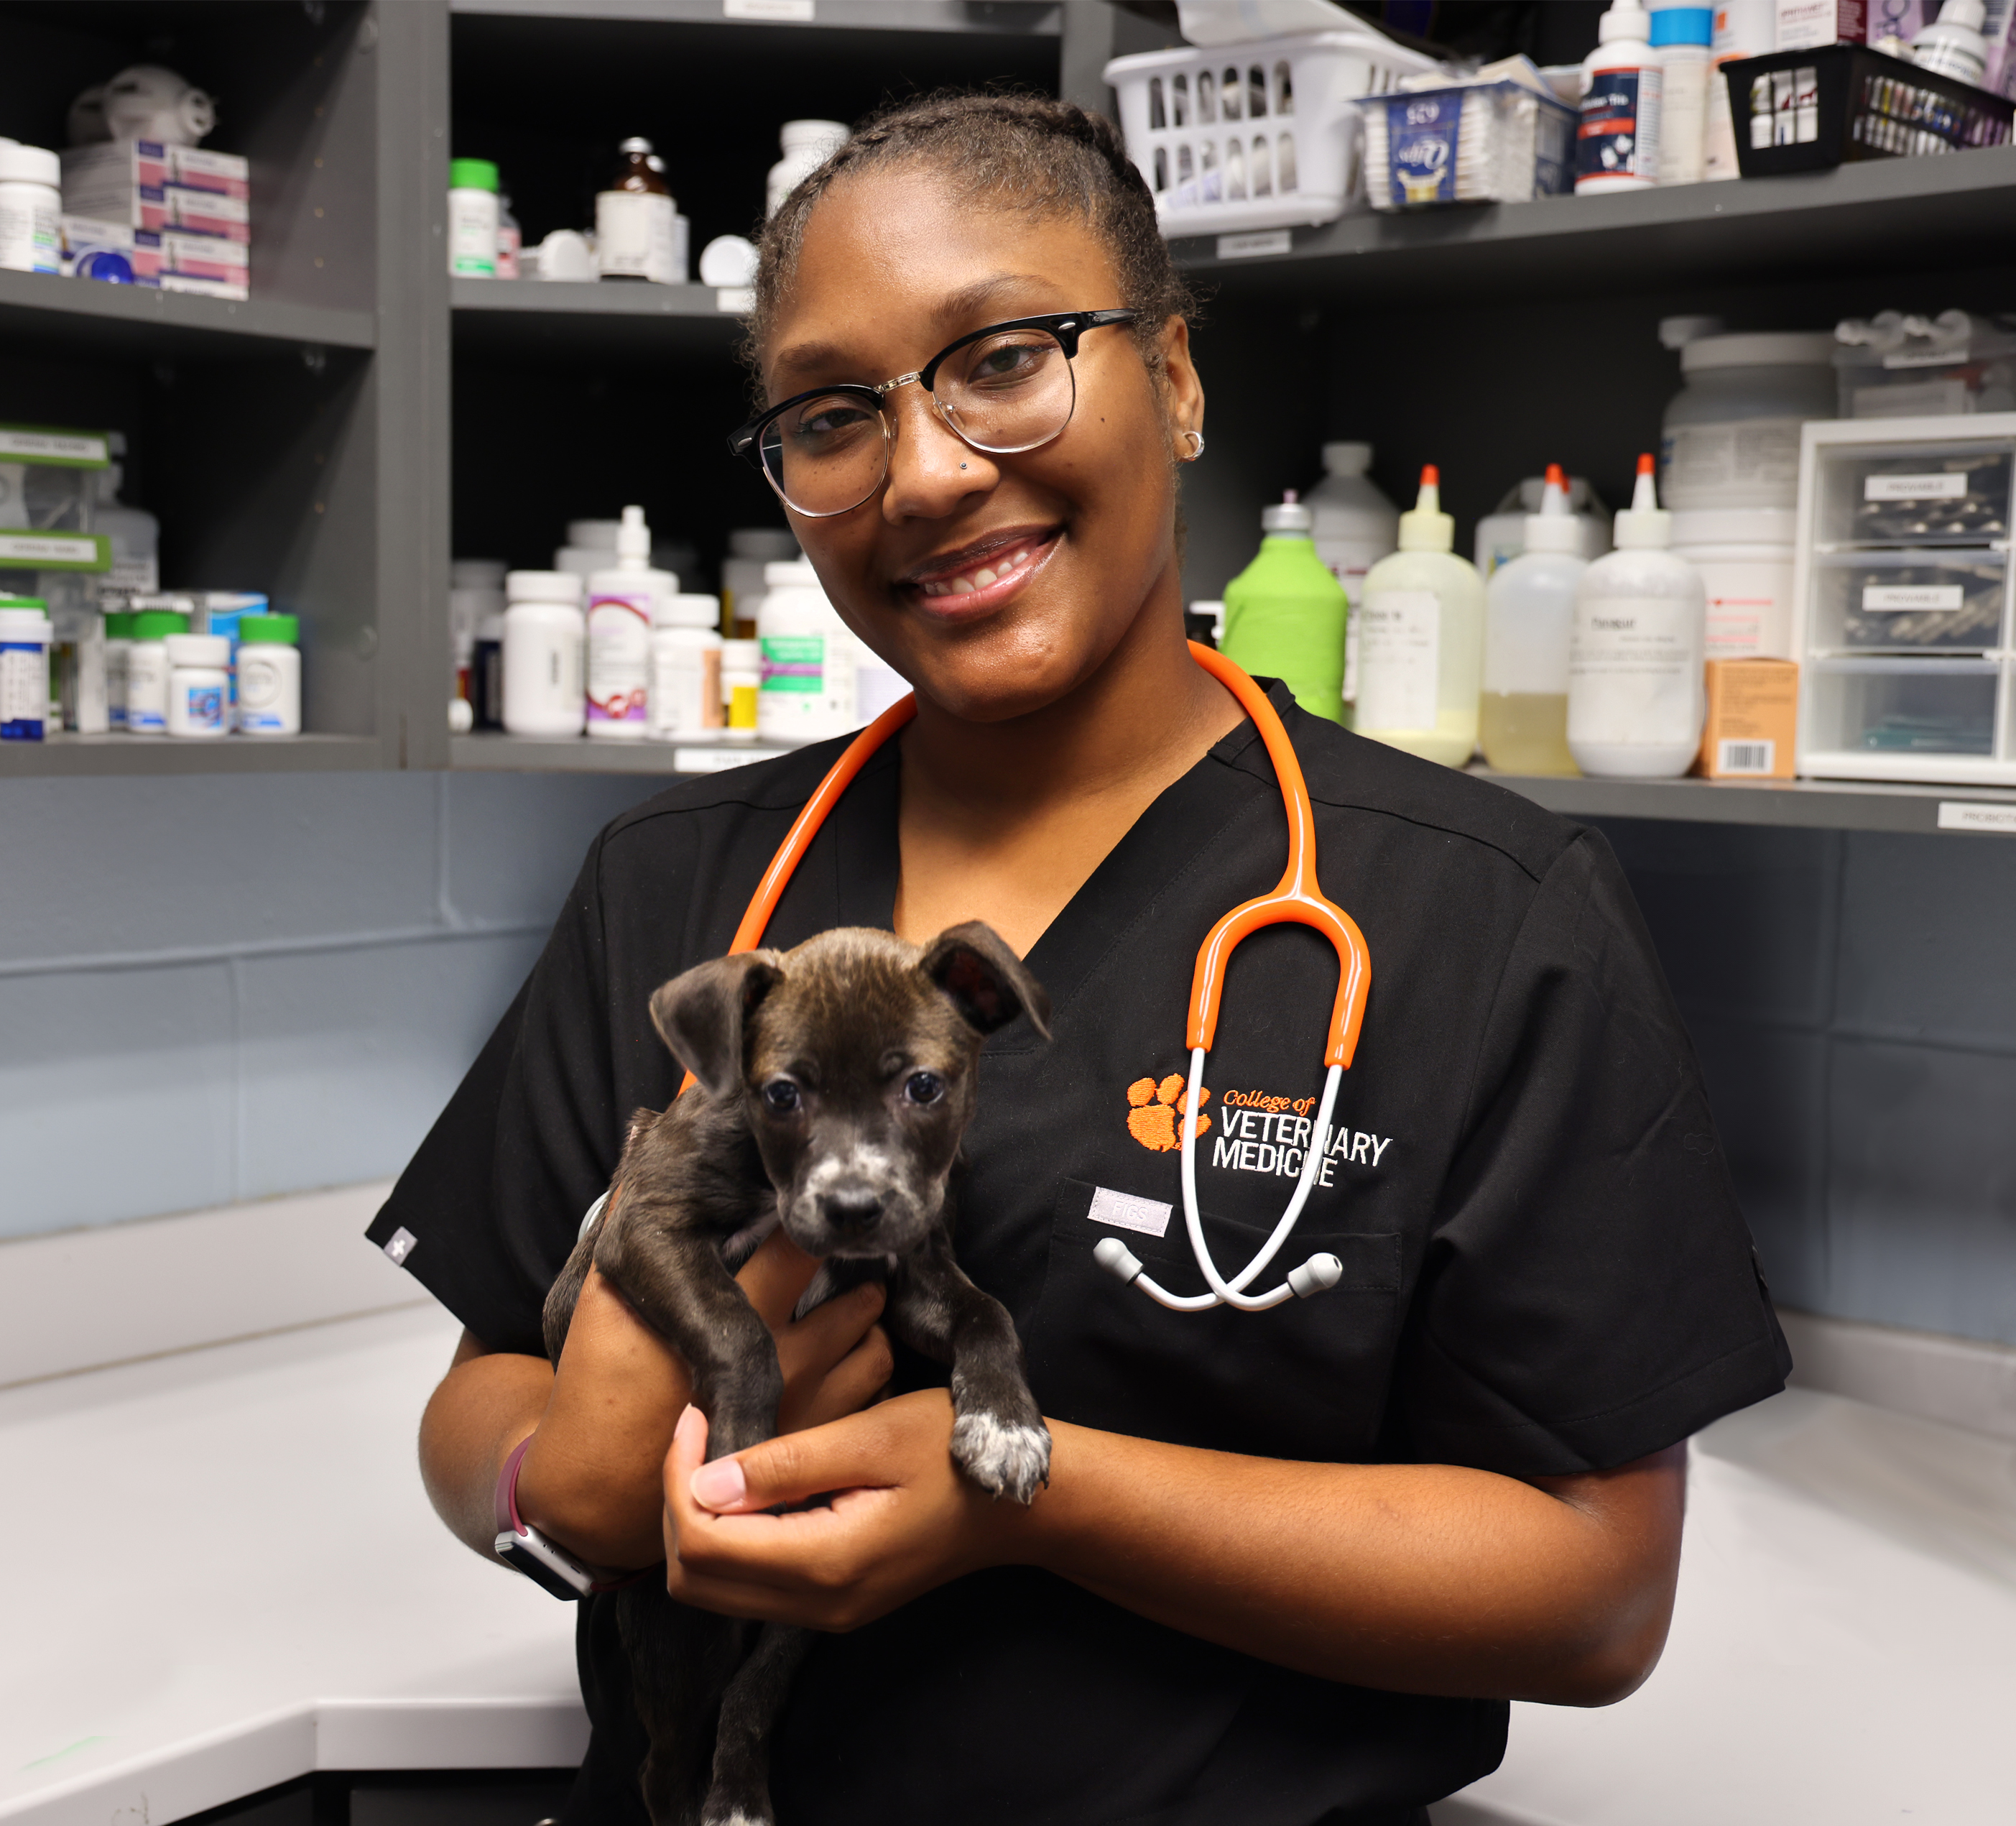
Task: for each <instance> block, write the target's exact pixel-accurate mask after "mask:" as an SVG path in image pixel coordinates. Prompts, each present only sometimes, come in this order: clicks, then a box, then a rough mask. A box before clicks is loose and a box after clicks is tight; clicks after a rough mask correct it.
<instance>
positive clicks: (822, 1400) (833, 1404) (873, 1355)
mask: <svg viewBox="0 0 2016 1826" xmlns="http://www.w3.org/2000/svg"><path fill="white" fill-rule="evenodd" d="M895 1367H896V1356H895V1351H894V1350H893V1349H891V1345H890V1343H889V1334H888V1333H887V1332H886V1331H884V1330H883V1329H882V1327H880V1326H879V1325H872V1326H870V1327H869V1329H868V1331H867V1332H866V1334H865V1335H864V1336H863V1337H862V1338H861V1340H860V1342H859V1343H857V1344H856V1345H855V1346H854V1348H853V1349H851V1351H849V1352H848V1353H847V1355H846V1356H844V1357H842V1358H841V1360H840V1361H839V1362H838V1363H836V1364H834V1365H833V1367H832V1368H831V1369H830V1370H826V1372H825V1373H824V1374H823V1375H822V1376H821V1377H820V1378H819V1381H818V1383H817V1385H815V1386H814V1387H812V1388H808V1390H807V1391H806V1392H805V1398H804V1399H803V1402H802V1403H800V1402H799V1401H798V1400H797V1399H794V1391H792V1390H791V1389H790V1388H789V1386H788V1385H787V1388H786V1392H785V1396H784V1403H783V1408H782V1410H780V1413H779V1419H778V1427H777V1430H778V1432H780V1433H795V1432H800V1431H801V1430H802V1429H803V1428H806V1427H823V1426H824V1425H826V1423H827V1422H828V1421H837V1420H844V1418H845V1417H847V1416H848V1414H858V1413H859V1412H860V1410H862V1408H864V1407H866V1406H868V1404H869V1403H870V1402H872V1401H873V1399H875V1398H876V1396H878V1395H880V1393H881V1392H882V1391H883V1390H884V1388H886V1387H887V1386H888V1382H889V1378H890V1376H891V1374H892V1373H893V1372H894V1370H895Z"/></svg>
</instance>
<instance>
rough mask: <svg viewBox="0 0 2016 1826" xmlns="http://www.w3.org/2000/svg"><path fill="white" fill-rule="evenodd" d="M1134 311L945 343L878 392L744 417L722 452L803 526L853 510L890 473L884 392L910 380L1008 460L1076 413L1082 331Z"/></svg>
mask: <svg viewBox="0 0 2016 1826" xmlns="http://www.w3.org/2000/svg"><path fill="white" fill-rule="evenodd" d="M1136 315H1137V313H1136V312H1134V311H1133V310H1132V309H1125V308H1123V309H1121V310H1117V311H1060V312H1055V313H1053V315H1049V316H1047V317H1017V318H1013V319H1010V321H1009V322H1006V323H993V324H989V325H988V327H987V328H986V329H985V330H974V331H973V332H972V333H970V334H969V335H966V336H963V337H960V338H959V340H958V341H957V342H955V343H951V344H948V345H947V346H946V347H945V348H941V349H940V350H939V351H938V353H937V354H936V355H934V356H932V357H931V359H930V360H929V361H928V362H926V363H925V364H924V365H923V367H921V368H920V369H917V370H916V373H913V374H898V376H896V378H895V380H884V382H883V383H882V384H881V385H880V386H879V387H870V386H867V385H864V384H856V383H855V382H851V381H847V382H843V383H841V384H840V385H839V386H837V387H815V388H814V389H813V390H812V391H811V392H809V393H801V394H794V396H793V397H792V398H790V399H787V400H786V401H784V402H783V404H782V405H773V406H772V407H771V408H770V409H769V411H768V412H765V413H763V414H762V415H761V416H760V417H758V418H754V419H751V420H750V421H749V423H747V424H746V425H744V426H743V427H742V428H741V429H740V430H739V431H737V432H736V433H735V434H733V436H732V437H731V438H729V440H728V448H729V449H730V450H732V451H733V452H735V453H736V456H746V457H747V458H748V459H749V460H750V461H751V463H754V464H755V466H757V468H758V469H759V470H761V471H762V472H763V476H764V479H765V481H768V482H769V484H770V486H771V487H772V488H775V489H776V491H777V493H778V495H779V497H780V498H781V499H783V502H784V504H785V506H787V507H789V508H790V509H792V510H794V512H796V513H802V514H804V515H805V517H807V518H808V519H812V520H824V519H829V518H830V517H832V516H833V515H834V514H836V513H847V512H848V511H849V510H851V509H853V508H855V507H859V506H860V505H861V503H862V502H864V501H866V499H868V498H869V496H870V495H873V493H874V492H875V491H876V490H877V488H880V487H881V486H882V483H883V479H884V477H886V476H887V474H888V473H889V447H890V445H891V443H893V442H894V441H895V425H894V423H892V421H891V418H890V416H889V410H888V395H889V394H891V393H893V392H895V391H896V389H897V388H898V387H907V386H908V385H909V384H910V383H911V382H912V381H913V380H914V381H916V383H917V384H918V385H919V386H920V387H923V390H924V391H926V392H927V393H928V394H930V395H931V403H932V405H934V406H935V407H936V408H937V409H938V416H939V417H940V418H941V419H942V420H945V423H946V424H947V425H948V426H949V427H950V428H951V430H952V432H953V433H954V434H956V436H957V437H959V438H960V439H961V440H963V441H964V442H965V443H967V444H968V445H971V446H972V448H974V449H975V450H979V451H984V452H986V453H987V454H988V455H989V456H1013V455H1015V454H1016V453H1017V452H1021V451H1024V450H1035V449H1036V448H1039V447H1040V446H1041V445H1045V444H1047V443H1049V441H1050V440H1051V439H1052V438H1055V437H1056V436H1057V434H1059V433H1060V432H1061V431H1062V430H1064V427H1065V426H1067V424H1069V423H1071V412H1072V410H1073V409H1074V408H1075V406H1076V405H1077V404H1078V382H1077V380H1076V379H1075V376H1074V374H1073V371H1072V369H1071V362H1072V359H1073V358H1075V356H1076V355H1077V354H1078V338H1079V337H1081V336H1082V335H1083V334H1084V333H1085V331H1087V330H1103V328H1105V327H1106V326H1107V325H1108V324H1111V323H1131V322H1133V321H1134V319H1135V317H1136Z"/></svg>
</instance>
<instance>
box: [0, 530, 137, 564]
mask: <svg viewBox="0 0 2016 1826" xmlns="http://www.w3.org/2000/svg"><path fill="white" fill-rule="evenodd" d="M0 566H5V567H9V568H10V569H11V568H18V569H20V570H23V571H110V569H111V568H112V542H111V540H110V539H109V538H106V535H104V534H103V533H102V532H0Z"/></svg>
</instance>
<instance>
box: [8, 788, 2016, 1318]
mask: <svg viewBox="0 0 2016 1826" xmlns="http://www.w3.org/2000/svg"><path fill="white" fill-rule="evenodd" d="M652 790H653V783H651V782H650V781H647V780H635V779H629V778H604V777H600V776H591V777H571V776H551V775H545V776H542V775H514V774H496V775H484V774H454V775H448V774H427V773H405V774H400V773H383V774H359V775H354V776H342V775H332V776H316V775H284V774H283V775H275V776H268V777H250V778H246V779H230V778H203V777H198V778H193V779H189V780H22V781H13V782H9V783H5V785H0V857H3V858H4V861H0V1035H5V1038H6V1045H5V1050H4V1060H0V1160H4V1161H5V1162H6V1171H5V1176H4V1177H0V1188H4V1189H3V1190H0V1236H6V1235H25V1234H31V1233H34V1232H38V1231H44V1230H61V1229H66V1228H69V1227H71V1226H77V1225H82V1224H96V1223H112V1222H116V1221H117V1220H119V1219H125V1218H134V1217H143V1216H152V1215H154V1214H157V1213H160V1212H171V1211H183V1210H189V1209H193V1208H200V1207H203V1206H205V1205H216V1204H222V1203H225V1202H228V1201H232V1200H237V1199H246V1198H261V1197H265V1196H268V1195H271V1194H275V1193H281V1192H290V1191H298V1190H307V1189H309V1188H311V1187H319V1186H329V1185H340V1184H344V1183H352V1182H355V1181H357V1180H365V1179H370V1178H373V1177H376V1176H380V1175H385V1174H391V1173H394V1172H397V1171H398V1169H399V1168H400V1166H401V1165H402V1164H403V1162H405V1158H406V1157H407V1155H408V1154H409V1153H410V1152H411V1151H412V1147H413V1146H414V1144H415V1143H416V1142H417V1141H418V1140H419V1137H420V1136H421V1135H422V1134H423V1133H425V1131H426V1129H427V1125H428V1124H429V1123H430V1122H431V1121H432V1120H433V1118H434V1115H435V1113H436V1111H438V1110H439V1108H440V1107H441V1104H442V1102H443V1100H445V1098H446V1097H447V1096H448V1093H449V1092H450V1091H451V1090H452V1089H453V1088H454V1086H455V1082H456V1079H458V1078H459V1075H460V1074H461V1072H462V1071H463V1068H464V1067H465V1066H466V1064H467V1063H468V1061H469V1060H470V1057H472V1056H473V1053H474V1052H475V1050H476V1049H477V1046H479V1045H480V1044H481V1042H482V1039H483V1038H484V1035H485V1034H486V1033H487V1032H488V1031H489V1029H490V1027H491V1024H492V1023H493V1022H494V1021H495V1019H496V1017H497V1016H498V1014H499V1012H501V1010H502V1009H503V1007H504V1006H505V1004H506V1003H507V1002H508V1001H509V999H510V997H511V996H512V995H513V992H515V990H516V989H517V985H518V984H519V982H520V981H521V980H522V978H523V977H524V973H525V971H527V969H528V968H529V967H530V966H531V962H532V960H533V958H534V957H535V956H536V954H537V953H538V946H539V943H540V940H541V937H542V935H543V933H544V932H545V929H546V927H547V926H548V924H549V922H550V921H551V920H552V918H553V914H554V912H555V911H556V909H557V907H558V906H559V904H560V898H561V896H562V895H563V893H564V892H565V891H566V888H567V884H568V882H569V881H571V879H572V877H573V875H574V870H575V869H576V868H577V867H578V864H579V862H580V859H581V852H582V851H583V849H584V848H585V846H586V845H587V843H588V841H589V838H590V837H592V834H594V832H595V830H596V828H597V827H599V825H600V824H601V823H603V822H604V821H605V820H606V819H608V818H610V817H611V816H614V814H615V813H616V812H618V811H620V810H621V809H624V808H625V807H626V806H627V805H631V804H632V803H634V802H635V801H637V800H639V799H640V798H644V797H646V796H647V795H648V794H650V791H652ZM1607 830H1608V834H1609V835H1610V837H1611V841H1612V842H1613V843H1614V844H1615V845H1616V847H1617V849H1618V854H1619V855H1620V856H1621V857H1622V859H1623V861H1624V863H1625V868H1626V870H1628V872H1629V874H1630V876H1631V879H1632V881H1633V885H1634V887H1635V888H1636V890H1637V892H1638V895H1639V898H1640V902H1642V904H1643V906H1644V909H1645V912H1646V916H1647V919H1648V920H1649V921H1650V923H1651V927H1652V930H1653V932H1654V936H1655V937H1656V938H1657V939H1658V944H1659V947H1660V951H1661V956H1663V958H1664V959H1665V963H1666V967H1667V969H1668V971H1669V974H1670V975H1671V977H1672V981H1673V985H1674V989H1675V991H1676V993H1677V995H1678V996H1679V999H1680V1003H1681V1006H1682V1007H1683V1010H1684V1011H1685V1013H1686V1015H1687V1021H1688V1024H1689V1025H1690V1028H1692V1030H1693V1032H1694V1037H1695V1041H1696V1043H1697V1046H1699V1048H1700V1050H1701V1057H1702V1061H1703V1062H1704V1064H1705V1068H1706V1070H1707V1072H1708V1084H1709V1088H1710V1091H1711V1093H1712V1096H1713V1097H1714V1100H1715V1107H1716V1111H1717V1114H1718V1115H1719V1118H1720V1122H1721V1125H1722V1129H1723V1136H1724V1140H1725V1142H1726V1146H1727V1147H1728V1151H1729V1155H1730V1162H1731V1165H1732V1166H1733V1169H1734V1171H1735V1173H1736V1177H1737V1184H1738V1186H1739V1187H1740V1188H1741V1192H1742V1194H1743V1198H1744V1208H1745V1209H1746V1211H1747V1212H1748V1215H1749V1218H1750V1221H1751V1226H1752V1227H1753V1228H1754V1229H1755V1231H1756V1233H1757V1236H1758V1240H1759V1244H1760V1245H1761V1246H1762V1252H1763V1255H1764V1258H1765V1262H1766V1268H1767V1270H1768V1271H1769V1274H1770V1276H1771V1279H1772V1283H1773V1288H1775V1290H1776V1291H1777V1294H1778V1295H1779V1296H1780V1298H1781V1299H1783V1300H1784V1301H1785V1302H1787V1304H1790V1305H1795V1306H1803V1307H1805V1308H1808V1309H1811V1310H1813V1311H1816V1312H1821V1313H1833V1314H1836V1315H1838V1316H1842V1317H1846V1318H1854V1319H1864V1320H1876V1321H1878V1322H1881V1323H1885V1324H1895V1325H1904V1326H1911V1327H1920V1328H1922V1329H1925V1330H1929V1331H1948V1332H1956V1333H1960V1334H1964V1335H1966V1336H1969V1337H1974V1338H1991V1339H1997V1340H2000V1341H2002V1342H2012V1343H2016V920H2012V918H2011V908H2012V907H2016V843H2012V842H2010V841H2007V840H2006V839H2003V838H1998V837H1886V836H1875V835H1868V834H1842V833H1838V832H1828V831H1809V830H1751V829H1744V828H1738V827H1725V826H1711V825H1686V824H1663V823H1612V824H1611V825H1609V826H1608V827H1607Z"/></svg>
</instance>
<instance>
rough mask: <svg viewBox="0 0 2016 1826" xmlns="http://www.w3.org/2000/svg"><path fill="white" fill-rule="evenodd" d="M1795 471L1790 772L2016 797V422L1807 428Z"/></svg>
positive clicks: (1994, 416)
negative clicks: (1794, 701) (2012, 546)
mask: <svg viewBox="0 0 2016 1826" xmlns="http://www.w3.org/2000/svg"><path fill="white" fill-rule="evenodd" d="M2012 487H2016V412H1981V413H1975V414H1972V415H1970V416H1964V417H1959V418H1954V417H1939V418H1911V419H1903V418H1899V419H1879V420H1866V419H1865V420H1834V421H1827V422H1821V423H1813V424H1809V425H1808V426H1807V427H1805V434H1804V448H1803V451H1802V462H1801V464H1800V470H1799V546H1798V565H1797V573H1796V576H1795V581H1794V589H1795V603H1796V607H1795V618H1796V628H1795V639H1796V641H1797V647H1796V650H1797V651H1798V654H1799V655H1800V690H1799V696H1800V703H1799V734H1798V765H1799V771H1800V773H1802V774H1811V775H1818V776H1823V777H1830V778H1834V779H1838V780H1926V781H1935V780H1950V781H1953V782H1954V783H1959V784H1974V785H2011V784H2016V708H2012V703H2016V606H2012V601H2011V566H2010V558H2009V528H2010V519H2011V506H2012V499H2011V495H2012Z"/></svg>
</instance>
